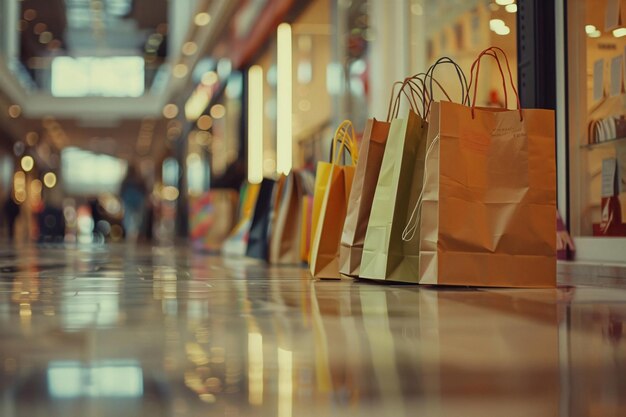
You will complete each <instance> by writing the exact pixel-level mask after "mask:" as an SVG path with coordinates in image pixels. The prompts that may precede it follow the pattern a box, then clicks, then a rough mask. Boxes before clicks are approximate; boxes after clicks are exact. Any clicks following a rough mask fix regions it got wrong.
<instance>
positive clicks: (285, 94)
mask: <svg viewBox="0 0 626 417" xmlns="http://www.w3.org/2000/svg"><path fill="white" fill-rule="evenodd" d="M277 37H278V40H277V48H276V49H277V54H278V56H277V60H276V61H277V69H276V70H277V74H276V75H277V77H276V78H277V86H276V91H277V94H276V95H277V113H276V118H277V120H276V123H277V129H276V133H277V140H276V157H277V158H276V159H277V161H276V170H277V171H278V173H279V174H280V173H283V174H285V175H286V174H288V173H289V171H291V165H292V147H293V137H292V113H293V109H292V94H293V92H292V89H293V86H292V76H293V74H292V72H293V69H292V65H293V63H292V51H291V25H289V24H288V23H281V24H280V25H279V26H278V30H277Z"/></svg>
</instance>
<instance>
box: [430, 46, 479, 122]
mask: <svg viewBox="0 0 626 417" xmlns="http://www.w3.org/2000/svg"><path fill="white" fill-rule="evenodd" d="M445 64H450V65H452V66H453V67H454V69H455V71H456V73H457V76H458V77H459V83H460V85H461V104H467V105H468V106H469V104H470V100H469V85H468V84H467V77H466V76H465V73H464V72H463V70H462V69H461V67H460V66H459V64H457V63H456V62H455V61H454V60H452V59H451V58H449V57H447V56H444V57H441V58H439V59H438V60H437V61H436V62H435V63H434V64H433V65H431V66H430V67H429V68H428V70H427V71H426V77H427V78H429V79H430V83H429V86H430V90H429V93H430V97H431V99H430V102H429V103H428V111H427V112H426V117H428V115H429V114H430V107H431V104H432V102H433V100H434V91H433V82H434V83H436V84H437V85H438V86H439V88H440V89H441V90H442V91H443V92H444V94H445V95H446V97H447V98H448V101H453V100H452V99H450V95H449V94H448V93H447V92H446V91H445V90H444V89H443V87H442V86H441V84H440V83H439V82H438V81H437V80H436V79H435V77H434V73H435V69H436V68H437V67H438V66H439V65H445Z"/></svg>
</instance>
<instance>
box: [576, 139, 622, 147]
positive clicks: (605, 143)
mask: <svg viewBox="0 0 626 417" xmlns="http://www.w3.org/2000/svg"><path fill="white" fill-rule="evenodd" d="M617 143H626V137H624V138H617V139H610V140H605V141H603V142H596V143H588V144H586V145H580V148H581V149H595V148H599V147H602V146H607V145H614V144H617Z"/></svg>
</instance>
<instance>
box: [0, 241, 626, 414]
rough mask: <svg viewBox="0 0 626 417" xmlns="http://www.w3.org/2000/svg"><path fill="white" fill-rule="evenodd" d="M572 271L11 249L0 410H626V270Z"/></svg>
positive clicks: (2, 266)
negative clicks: (549, 280) (468, 284)
mask: <svg viewBox="0 0 626 417" xmlns="http://www.w3.org/2000/svg"><path fill="white" fill-rule="evenodd" d="M560 270H561V275H560V277H559V280H560V281H561V283H562V284H561V286H560V287H559V288H558V289H556V290H510V289H502V290H482V289H467V288H444V289H436V288H428V287H419V288H418V287H415V286H389V285H375V284H371V283H367V282H354V281H348V280H345V281H335V282H328V281H324V282H315V281H313V280H311V279H310V278H309V275H308V272H307V271H306V270H305V269H301V268H296V267H280V268H275V267H268V266H265V265H263V264H260V263H257V262H253V261H250V260H233V259H222V258H218V257H210V256H204V255H198V254H193V253H191V252H190V251H188V250H186V249H185V248H167V247H155V248H149V247H145V248H133V247H125V246H117V247H106V246H100V247H84V248H76V247H73V248H69V247H68V248H61V247H22V248H19V249H15V248H11V247H9V246H8V245H3V246H0V416H2V417H18V416H19V417H38V416H46V417H48V416H64V417H65V416H79V417H108V416H114V417H126V416H151V417H152V416H154V417H158V416H176V417H177V416H181V417H182V416H231V417H235V416H277V417H289V416H294V417H299V416H315V417H321V416H343V415H349V416H381V417H383V416H404V415H407V416H454V417H457V416H461V417H464V416H481V417H482V416H507V417H510V416H534V417H536V416H602V417H606V416H626V339H625V334H624V322H625V321H626V274H624V270H623V269H620V268H611V267H605V268H604V269H602V268H591V269H584V268H582V269H580V268H579V269H577V268H574V267H570V266H563V265H562V266H560ZM581 271H582V272H581ZM620 277H621V278H620ZM586 278H589V279H586ZM583 282H587V283H591V284H592V285H583V284H581V283H583Z"/></svg>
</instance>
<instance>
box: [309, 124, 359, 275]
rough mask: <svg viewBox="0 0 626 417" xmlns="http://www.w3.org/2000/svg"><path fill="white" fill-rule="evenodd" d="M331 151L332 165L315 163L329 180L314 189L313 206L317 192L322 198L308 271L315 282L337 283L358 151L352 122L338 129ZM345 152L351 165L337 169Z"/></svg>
mask: <svg viewBox="0 0 626 417" xmlns="http://www.w3.org/2000/svg"><path fill="white" fill-rule="evenodd" d="M331 149H332V156H333V159H332V162H331V163H327V162H319V163H318V170H317V171H318V173H319V172H320V171H323V170H324V169H322V170H321V169H320V166H326V167H327V171H328V176H327V178H328V180H327V183H326V184H324V186H323V187H322V186H319V187H318V186H316V189H315V196H314V204H315V200H316V199H318V198H319V196H318V195H317V194H318V192H320V190H322V191H323V192H324V195H323V198H322V202H321V207H320V210H319V217H318V220H317V224H316V225H315V229H314V231H313V243H312V244H311V263H310V269H311V274H312V275H313V277H315V278H328V279H339V278H340V276H339V244H340V241H341V232H342V229H343V223H344V220H345V216H346V209H347V206H348V197H349V194H350V189H351V187H352V180H353V178H354V165H355V164H356V162H357V159H358V149H357V144H356V139H355V136H354V128H353V127H352V123H351V122H349V121H345V122H343V123H342V124H341V125H340V126H339V128H338V129H337V132H336V133H335V137H334V138H333V146H332V148H331ZM346 150H347V151H348V152H349V153H350V165H340V163H341V159H342V156H343V155H344V153H345V152H346ZM316 185H317V179H316ZM314 210H315V207H314Z"/></svg>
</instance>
